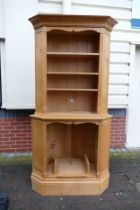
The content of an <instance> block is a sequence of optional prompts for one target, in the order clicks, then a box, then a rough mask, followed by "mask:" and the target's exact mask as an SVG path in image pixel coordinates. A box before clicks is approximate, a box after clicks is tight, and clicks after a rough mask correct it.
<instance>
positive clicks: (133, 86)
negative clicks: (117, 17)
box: [126, 44, 140, 147]
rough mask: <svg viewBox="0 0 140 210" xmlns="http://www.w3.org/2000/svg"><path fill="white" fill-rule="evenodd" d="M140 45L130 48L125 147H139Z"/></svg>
mask: <svg viewBox="0 0 140 210" xmlns="http://www.w3.org/2000/svg"><path fill="white" fill-rule="evenodd" d="M139 119H140V44H139V45H138V46H137V47H136V46H135V45H134V44H132V46H131V66H130V92H129V108H128V121H127V125H128V126H127V145H126V146H127V147H140V135H139V130H140V129H139V127H140V123H139Z"/></svg>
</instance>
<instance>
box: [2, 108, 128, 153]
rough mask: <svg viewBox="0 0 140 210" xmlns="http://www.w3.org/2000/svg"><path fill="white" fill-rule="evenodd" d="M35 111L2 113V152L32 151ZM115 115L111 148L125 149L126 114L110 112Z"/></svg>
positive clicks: (117, 111) (118, 111) (115, 111)
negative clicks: (32, 118) (32, 119)
mask: <svg viewBox="0 0 140 210" xmlns="http://www.w3.org/2000/svg"><path fill="white" fill-rule="evenodd" d="M32 113H33V111H21V110H18V111H1V112H0V152H29V151H31V121H30V118H29V117H28V116H29V115H30V114H32ZM109 113H110V114H112V115H113V118H112V124H111V147H112V148H123V147H125V141H126V135H125V127H126V112H125V111H124V110H123V111H122V110H121V111H120V110H109Z"/></svg>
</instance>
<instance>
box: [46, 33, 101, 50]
mask: <svg viewBox="0 0 140 210" xmlns="http://www.w3.org/2000/svg"><path fill="white" fill-rule="evenodd" d="M47 39H48V51H50V52H88V53H96V52H98V51H99V34H97V33H90V34H85V33H82V32H79V33H75V32H72V33H70V32H68V33H59V32H58V33H54V32H49V33H48V36H47Z"/></svg>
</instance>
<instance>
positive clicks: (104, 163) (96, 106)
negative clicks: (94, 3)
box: [30, 14, 116, 195]
mask: <svg viewBox="0 0 140 210" xmlns="http://www.w3.org/2000/svg"><path fill="white" fill-rule="evenodd" d="M30 21H31V22H32V24H33V26H34V28H35V44H36V45H35V58H36V59H35V60H36V72H35V76H36V111H35V113H34V115H32V116H31V117H32V140H33V150H32V152H33V168H32V188H33V189H34V190H36V191H37V192H39V193H41V194H43V195H88V194H101V193H102V192H103V191H104V190H105V189H106V188H107V186H108V181H109V171H108V160H109V135H110V119H111V116H109V115H108V114H107V97H108V71H109V45H110V31H111V30H112V27H113V26H114V25H115V24H116V21H115V20H114V19H112V18H111V17H108V16H78V15H43V14H42V15H41V14H40V15H37V16H34V17H32V18H30Z"/></svg>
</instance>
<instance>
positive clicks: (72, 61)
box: [47, 56, 98, 72]
mask: <svg viewBox="0 0 140 210" xmlns="http://www.w3.org/2000/svg"><path fill="white" fill-rule="evenodd" d="M47 63H48V66H47V71H48V72H98V57H92V59H91V57H90V58H89V57H82V58H81V57H65V58H64V57H50V56H48V61H47Z"/></svg>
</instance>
